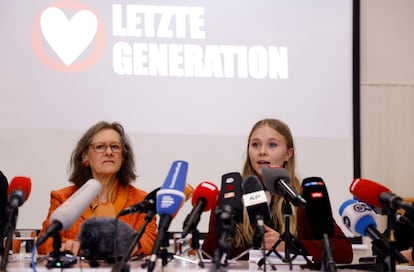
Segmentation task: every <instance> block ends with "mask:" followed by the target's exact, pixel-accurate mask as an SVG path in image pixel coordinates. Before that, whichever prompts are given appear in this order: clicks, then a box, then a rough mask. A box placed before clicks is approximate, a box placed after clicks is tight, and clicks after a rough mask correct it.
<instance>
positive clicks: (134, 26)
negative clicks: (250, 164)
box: [0, 0, 353, 232]
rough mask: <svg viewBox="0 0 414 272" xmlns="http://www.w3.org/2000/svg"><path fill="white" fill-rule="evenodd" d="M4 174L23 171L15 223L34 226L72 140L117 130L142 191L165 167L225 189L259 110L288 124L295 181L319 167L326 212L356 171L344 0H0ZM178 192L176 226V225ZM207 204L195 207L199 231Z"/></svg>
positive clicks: (59, 178) (57, 183)
mask: <svg viewBox="0 0 414 272" xmlns="http://www.w3.org/2000/svg"><path fill="white" fill-rule="evenodd" d="M0 6H1V9H0V10H1V11H0V14H1V16H0V22H1V24H0V35H1V37H3V42H2V47H1V50H0V54H1V60H2V61H1V62H0V74H1V75H2V76H1V82H2V89H1V99H0V111H1V117H0V118H1V122H0V150H1V156H0V170H1V171H3V173H4V174H5V175H6V176H7V177H8V179H9V181H10V180H11V179H12V178H13V177H14V176H22V175H23V176H29V177H30V178H31V179H32V182H33V186H32V192H31V195H30V197H29V199H28V200H27V201H26V203H25V204H24V205H23V206H22V207H21V208H20V212H19V218H18V224H17V227H18V228H40V227H41V223H42V220H43V219H44V218H45V217H46V215H47V210H48V206H49V198H50V197H49V196H50V191H51V190H53V189H58V188H61V187H64V186H68V185H70V183H69V182H68V181H67V180H68V163H69V159H70V155H71V152H72V150H73V149H74V147H75V144H76V142H77V140H78V139H79V138H80V137H81V135H82V134H83V132H85V131H86V129H87V128H89V127H90V126H91V125H93V124H94V123H96V122H98V121H100V120H107V121H118V122H120V123H121V124H123V125H124V127H125V129H126V131H127V132H128V135H129V137H130V139H131V141H132V143H133V148H134V152H135V155H136V163H137V167H136V168H137V173H138V176H139V177H138V179H137V180H136V182H135V183H134V185H135V186H137V187H139V188H142V189H144V190H146V191H148V192H150V191H152V190H153V189H155V188H156V187H159V186H161V185H162V183H163V182H164V179H165V177H166V175H167V173H168V170H169V167H170V165H171V163H172V162H173V161H175V160H185V161H188V163H189V172H188V176H187V182H188V183H190V184H192V185H193V187H196V186H197V185H198V184H199V183H200V182H202V181H211V182H214V183H216V184H217V185H218V186H219V187H220V186H221V177H222V175H223V174H226V173H229V172H235V171H241V168H242V165H243V162H244V158H245V157H246V154H245V152H246V145H247V136H248V133H249V131H250V128H251V127H252V125H253V124H254V123H255V122H256V121H257V120H259V119H262V118H268V117H271V118H278V119H281V120H283V121H285V122H286V123H287V124H289V126H290V128H291V130H292V133H293V135H294V138H295V145H296V146H295V147H296V156H297V172H298V175H299V178H300V179H303V178H306V177H309V176H320V177H322V178H323V179H324V181H325V182H326V184H327V187H328V191H329V194H330V199H331V201H332V207H333V213H334V215H335V218H336V220H337V222H338V223H339V224H340V225H341V227H342V229H343V230H344V232H346V229H345V227H344V226H343V225H342V224H341V222H340V221H341V220H340V217H339V215H338V208H339V206H340V204H341V203H342V202H343V201H345V200H346V199H348V198H350V197H351V195H350V193H349V192H348V187H349V184H350V183H351V181H352V178H353V126H352V125H353V124H352V1H328V0H314V1H306V0H294V1H281V0H258V1H234V0H229V1H216V0H213V1H212V0H210V1H197V0H196V1H184V0H169V1H133V0H123V1H114V0H108V1H92V0H82V1H71V0H62V1H44V0H36V1H28V0H24V1H10V0H7V1H2V3H1V4H0ZM191 208H192V206H191V203H190V201H187V202H186V203H185V204H184V205H183V207H182V209H181V210H180V211H179V213H178V215H177V216H176V218H174V220H173V222H172V225H171V227H170V230H171V231H181V230H182V222H183V219H184V218H185V216H186V215H187V214H188V213H189V211H190V210H191ZM208 217H209V213H204V214H203V215H202V220H201V222H200V224H199V230H200V231H201V232H205V231H207V227H208Z"/></svg>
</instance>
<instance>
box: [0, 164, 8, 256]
mask: <svg viewBox="0 0 414 272" xmlns="http://www.w3.org/2000/svg"><path fill="white" fill-rule="evenodd" d="M8 187H9V183H8V181H7V178H6V176H5V175H3V172H1V171H0V241H3V240H4V237H5V236H6V232H7V226H6V221H7V217H8V212H7V203H8V201H7V189H8ZM2 253H3V243H2V242H1V243H0V255H2Z"/></svg>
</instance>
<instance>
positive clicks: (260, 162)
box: [257, 161, 270, 167]
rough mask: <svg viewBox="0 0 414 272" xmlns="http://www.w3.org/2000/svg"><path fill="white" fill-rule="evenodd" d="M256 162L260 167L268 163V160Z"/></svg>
mask: <svg viewBox="0 0 414 272" xmlns="http://www.w3.org/2000/svg"><path fill="white" fill-rule="evenodd" d="M257 164H258V165H259V166H260V167H263V166H267V165H270V162H269V161H258V162H257Z"/></svg>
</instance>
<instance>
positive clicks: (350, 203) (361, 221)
mask: <svg viewBox="0 0 414 272" xmlns="http://www.w3.org/2000/svg"><path fill="white" fill-rule="evenodd" d="M339 215H340V216H341V217H342V221H343V223H344V225H345V226H346V227H347V228H348V230H349V231H350V232H352V233H353V234H354V235H363V236H367V229H368V227H369V226H372V227H376V226H377V223H376V222H375V218H374V217H375V212H374V211H373V210H372V208H371V207H370V206H369V205H367V204H366V203H364V202H360V201H357V200H355V199H349V200H347V201H345V202H344V203H343V204H342V205H341V206H340V207H339Z"/></svg>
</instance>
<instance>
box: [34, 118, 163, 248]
mask: <svg viewBox="0 0 414 272" xmlns="http://www.w3.org/2000/svg"><path fill="white" fill-rule="evenodd" d="M70 169H71V173H70V178H69V181H70V182H72V183H73V185H70V186H68V187H65V188H62V189H60V190H56V191H52V192H51V199H50V207H49V212H48V215H47V218H46V219H45V220H44V222H43V225H42V230H41V231H40V233H39V236H38V237H41V236H42V235H43V234H44V233H45V231H46V230H47V229H48V227H49V226H50V216H51V215H52V213H53V212H54V211H55V210H56V209H57V208H58V207H59V206H60V205H61V204H62V203H63V202H65V200H67V199H68V198H69V197H70V196H71V195H72V194H73V193H75V192H76V191H77V190H78V189H79V188H80V187H81V186H82V185H83V184H85V183H86V182H87V181H88V180H89V179H92V178H93V179H96V180H98V181H99V182H100V183H101V185H102V189H101V191H100V193H99V194H98V195H97V197H96V198H95V199H94V200H93V201H92V203H91V204H90V205H89V207H87V208H86V210H85V211H84V212H83V214H82V215H81V216H80V217H79V218H78V219H77V220H76V221H75V223H74V224H73V225H72V226H71V227H70V228H68V229H67V230H64V231H61V232H60V233H59V234H60V236H61V238H62V246H61V250H62V251H63V250H69V251H71V252H73V254H75V255H77V254H78V252H79V247H80V242H79V241H78V235H79V232H80V231H81V224H82V223H83V221H85V220H86V219H88V218H92V217H102V216H106V217H113V218H115V217H116V215H117V214H118V213H119V212H120V211H122V210H123V209H125V208H127V207H129V206H132V205H134V204H136V203H138V202H141V201H142V200H144V198H145V196H146V195H147V193H146V192H144V191H143V190H140V189H138V188H136V187H134V186H133V185H131V182H132V181H134V180H135V178H136V174H135V161H134V154H133V150H132V146H131V144H130V142H129V139H128V137H127V135H126V134H125V132H124V128H123V127H122V125H121V124H119V123H117V122H114V123H108V122H104V121H102V122H98V123H97V124H95V125H94V126H92V127H91V128H89V130H88V131H86V133H85V134H84V135H83V136H82V137H81V139H80V140H79V141H78V143H77V145H76V148H75V150H74V151H73V153H72V156H71V159H70ZM145 216H146V214H142V213H134V214H129V215H126V216H122V217H120V220H122V221H124V222H125V223H127V224H128V225H130V226H131V227H132V228H133V229H134V230H135V231H137V230H138V229H140V227H141V226H142V225H143V224H144V222H145ZM156 235H157V226H156V219H155V218H153V219H152V221H150V222H149V224H148V225H147V226H146V228H145V231H144V233H143V235H142V236H141V238H140V240H139V242H138V245H137V247H136V250H135V252H134V254H135V255H136V254H144V255H149V254H151V251H152V247H153V245H154V241H155V239H156ZM37 250H38V253H39V254H47V253H49V252H51V251H53V239H51V238H49V239H48V240H46V241H45V242H44V243H42V244H40V245H39V246H38V248H37Z"/></svg>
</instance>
